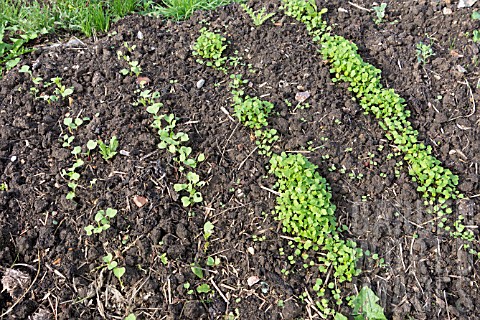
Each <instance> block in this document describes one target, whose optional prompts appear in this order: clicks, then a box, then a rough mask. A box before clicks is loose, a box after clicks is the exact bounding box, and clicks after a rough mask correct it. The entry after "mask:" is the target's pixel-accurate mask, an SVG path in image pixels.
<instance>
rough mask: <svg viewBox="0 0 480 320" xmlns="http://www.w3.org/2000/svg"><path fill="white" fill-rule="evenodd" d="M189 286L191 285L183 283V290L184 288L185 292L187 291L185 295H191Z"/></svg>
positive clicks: (191, 291)
mask: <svg viewBox="0 0 480 320" xmlns="http://www.w3.org/2000/svg"><path fill="white" fill-rule="evenodd" d="M190 286H191V285H190V282H185V283H184V284H183V288H184V289H185V290H187V294H193V290H191V289H190Z"/></svg>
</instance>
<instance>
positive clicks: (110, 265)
mask: <svg viewBox="0 0 480 320" xmlns="http://www.w3.org/2000/svg"><path fill="white" fill-rule="evenodd" d="M102 260H103V262H105V265H104V267H106V268H107V269H108V270H110V271H112V272H113V275H114V276H115V277H116V278H117V279H118V281H119V282H120V286H121V287H122V288H123V282H122V276H123V275H124V274H125V268H124V267H118V262H117V261H115V260H113V255H112V254H111V253H108V254H107V255H106V256H104V257H103V258H102Z"/></svg>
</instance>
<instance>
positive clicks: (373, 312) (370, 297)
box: [352, 287, 387, 320]
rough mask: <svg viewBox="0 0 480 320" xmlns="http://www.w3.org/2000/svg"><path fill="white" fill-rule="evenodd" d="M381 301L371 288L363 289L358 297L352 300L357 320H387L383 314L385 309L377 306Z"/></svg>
mask: <svg viewBox="0 0 480 320" xmlns="http://www.w3.org/2000/svg"><path fill="white" fill-rule="evenodd" d="M379 300H380V299H379V298H378V297H377V296H376V295H375V293H374V292H373V291H372V289H370V288H369V287H363V288H362V290H360V292H359V293H358V295H357V296H356V297H355V298H354V299H353V300H352V307H353V313H352V315H353V316H354V317H355V320H364V319H372V320H387V318H386V317H385V315H384V314H383V308H382V307H381V306H379V305H378V304H377V302H378V301H379Z"/></svg>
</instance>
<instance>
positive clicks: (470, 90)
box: [448, 79, 477, 121]
mask: <svg viewBox="0 0 480 320" xmlns="http://www.w3.org/2000/svg"><path fill="white" fill-rule="evenodd" d="M457 82H458V83H460V84H466V85H467V87H468V91H469V93H470V99H471V100H472V104H473V105H472V112H470V113H469V114H468V115H466V116H458V117H455V118H452V119H450V120H448V121H453V120H456V119H459V118H469V117H471V116H473V115H474V114H475V111H476V108H477V106H476V104H475V98H474V97H473V92H472V87H470V83H468V80H466V79H465V82H460V81H457Z"/></svg>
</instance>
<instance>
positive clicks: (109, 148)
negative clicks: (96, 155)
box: [97, 136, 118, 161]
mask: <svg viewBox="0 0 480 320" xmlns="http://www.w3.org/2000/svg"><path fill="white" fill-rule="evenodd" d="M97 142H98V147H99V149H100V154H101V155H102V158H103V159H105V161H108V160H110V159H112V158H113V157H114V156H115V155H116V154H117V152H116V150H117V148H118V140H117V137H116V136H113V137H112V138H111V139H110V144H109V145H106V144H105V143H103V141H102V140H98V141H97Z"/></svg>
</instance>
